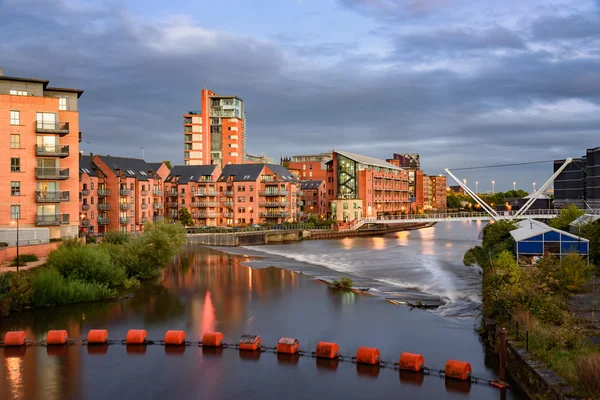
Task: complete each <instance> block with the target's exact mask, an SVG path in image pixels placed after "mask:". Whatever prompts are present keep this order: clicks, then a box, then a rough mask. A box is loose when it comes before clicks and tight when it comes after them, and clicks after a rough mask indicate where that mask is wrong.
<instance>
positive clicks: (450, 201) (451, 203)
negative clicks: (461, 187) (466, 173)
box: [446, 192, 461, 209]
mask: <svg viewBox="0 0 600 400" xmlns="http://www.w3.org/2000/svg"><path fill="white" fill-rule="evenodd" d="M446 207H448V208H454V209H456V208H460V207H461V204H460V199H459V198H458V196H456V195H455V194H454V193H452V192H450V193H448V196H447V197H446Z"/></svg>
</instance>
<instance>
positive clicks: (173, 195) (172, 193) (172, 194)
mask: <svg viewBox="0 0 600 400" xmlns="http://www.w3.org/2000/svg"><path fill="white" fill-rule="evenodd" d="M168 193H169V196H171V197H177V191H174V190H171V191H170V192H168Z"/></svg>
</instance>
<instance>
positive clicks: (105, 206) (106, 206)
mask: <svg viewBox="0 0 600 400" xmlns="http://www.w3.org/2000/svg"><path fill="white" fill-rule="evenodd" d="M108 210H110V204H108V203H98V211H108Z"/></svg>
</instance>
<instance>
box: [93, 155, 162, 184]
mask: <svg viewBox="0 0 600 400" xmlns="http://www.w3.org/2000/svg"><path fill="white" fill-rule="evenodd" d="M98 157H100V159H101V160H102V161H104V163H105V164H106V165H108V167H109V168H110V169H111V170H112V171H113V172H114V173H115V174H118V172H119V171H121V172H123V174H125V176H127V177H130V178H137V179H139V180H140V181H147V180H148V178H151V177H152V176H151V172H154V170H153V169H152V167H151V166H150V165H149V164H148V163H147V162H146V161H144V160H142V159H141V158H127V157H112V156H98Z"/></svg>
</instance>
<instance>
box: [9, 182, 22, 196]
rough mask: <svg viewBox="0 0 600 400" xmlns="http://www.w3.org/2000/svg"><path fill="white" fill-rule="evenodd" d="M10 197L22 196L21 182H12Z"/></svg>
mask: <svg viewBox="0 0 600 400" xmlns="http://www.w3.org/2000/svg"><path fill="white" fill-rule="evenodd" d="M10 195H11V196H20V195H21V182H11V183H10Z"/></svg>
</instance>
